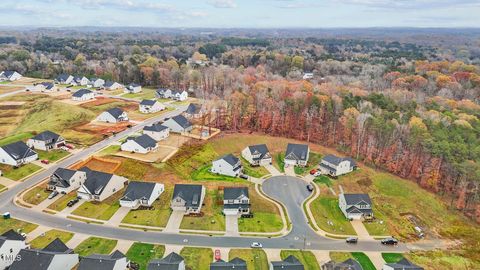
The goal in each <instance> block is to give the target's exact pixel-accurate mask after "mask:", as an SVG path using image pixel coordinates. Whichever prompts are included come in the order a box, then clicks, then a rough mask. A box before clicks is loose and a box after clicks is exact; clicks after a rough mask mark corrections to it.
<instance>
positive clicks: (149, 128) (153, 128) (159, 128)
mask: <svg viewBox="0 0 480 270" xmlns="http://www.w3.org/2000/svg"><path fill="white" fill-rule="evenodd" d="M165 129H168V127H166V126H164V125H162V124H161V123H160V122H157V123H155V124H152V125H151V126H145V127H144V128H143V130H146V131H156V132H160V131H162V130H165Z"/></svg>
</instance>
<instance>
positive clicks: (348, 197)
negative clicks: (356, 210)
mask: <svg viewBox="0 0 480 270" xmlns="http://www.w3.org/2000/svg"><path fill="white" fill-rule="evenodd" d="M343 196H344V198H345V202H346V203H347V205H356V204H360V203H362V202H363V203H367V204H369V205H372V201H371V200H370V196H368V194H360V193H357V194H354V193H351V194H348V193H347V194H343Z"/></svg>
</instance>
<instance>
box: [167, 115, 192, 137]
mask: <svg viewBox="0 0 480 270" xmlns="http://www.w3.org/2000/svg"><path fill="white" fill-rule="evenodd" d="M162 125H164V126H166V127H168V128H170V131H171V132H176V133H183V132H190V131H191V130H192V129H193V125H192V123H190V121H188V119H187V118H185V116H183V115H177V116H174V117H172V118H169V119H167V120H166V121H165V122H163V124H162Z"/></svg>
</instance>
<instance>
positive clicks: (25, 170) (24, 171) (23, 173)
mask: <svg viewBox="0 0 480 270" xmlns="http://www.w3.org/2000/svg"><path fill="white" fill-rule="evenodd" d="M41 169H42V167H40V166H38V165H36V164H33V163H28V164H25V165H22V166H20V167H18V168H14V167H12V166H9V165H0V170H1V171H2V173H3V177H5V178H8V179H10V180H14V181H17V180H20V179H23V178H25V177H27V176H29V175H31V174H33V173H34V172H37V171H39V170H41Z"/></svg>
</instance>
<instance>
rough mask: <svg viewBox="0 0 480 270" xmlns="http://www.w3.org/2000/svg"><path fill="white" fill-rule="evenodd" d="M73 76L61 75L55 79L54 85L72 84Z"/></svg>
mask: <svg viewBox="0 0 480 270" xmlns="http://www.w3.org/2000/svg"><path fill="white" fill-rule="evenodd" d="M73 79H74V78H73V76H72V75H68V74H61V75H58V77H57V78H55V83H57V84H71V83H72V82H73Z"/></svg>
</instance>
